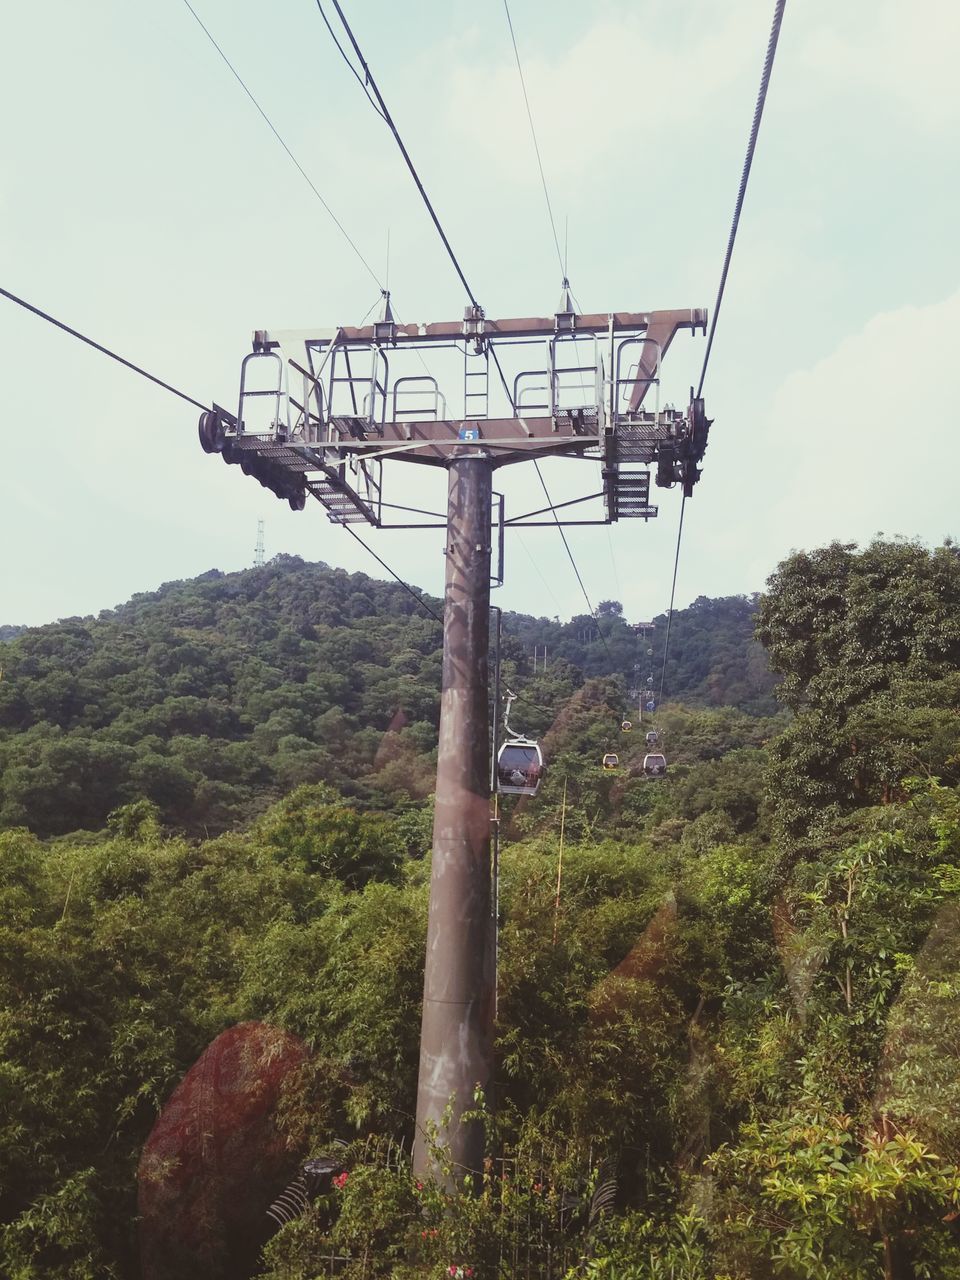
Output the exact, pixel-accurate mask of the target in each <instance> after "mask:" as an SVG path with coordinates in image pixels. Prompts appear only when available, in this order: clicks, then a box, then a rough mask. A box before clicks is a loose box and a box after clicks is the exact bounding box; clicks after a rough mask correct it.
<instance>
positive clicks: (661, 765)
mask: <svg viewBox="0 0 960 1280" xmlns="http://www.w3.org/2000/svg"><path fill="white" fill-rule="evenodd" d="M643 772H644V773H645V774H646V776H647V777H648V778H662V777H663V775H664V774H665V773H666V772H667V757H666V756H665V755H663V754H662V752H660V751H649V752H648V753H647V754H646V755H645V756H644V757H643Z"/></svg>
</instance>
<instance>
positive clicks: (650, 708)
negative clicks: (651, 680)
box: [647, 698, 657, 711]
mask: <svg viewBox="0 0 960 1280" xmlns="http://www.w3.org/2000/svg"><path fill="white" fill-rule="evenodd" d="M656 709H657V704H656V703H655V702H654V700H653V698H651V699H650V701H649V702H648V703H647V710H648V711H656Z"/></svg>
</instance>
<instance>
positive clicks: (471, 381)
mask: <svg viewBox="0 0 960 1280" xmlns="http://www.w3.org/2000/svg"><path fill="white" fill-rule="evenodd" d="M463 416H464V419H465V420H466V421H468V422H474V421H476V420H477V419H480V418H489V416H490V357H489V353H488V351H487V348H486V347H484V348H483V350H482V351H479V352H472V351H471V350H470V348H469V345H467V344H465V345H464V348H463Z"/></svg>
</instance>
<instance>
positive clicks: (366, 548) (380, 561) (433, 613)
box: [343, 524, 443, 626]
mask: <svg viewBox="0 0 960 1280" xmlns="http://www.w3.org/2000/svg"><path fill="white" fill-rule="evenodd" d="M343 528H344V529H346V531H347V533H349V534H350V536H351V538H355V539H356V541H357V542H359V543H360V545H361V547H363V549H364V551H367V552H369V554H370V555H372V556H373V558H374V560H376V562H377V563H378V564H380V565H382V566H383V568H384V569H386V571H387V573H389V575H390V577H391V578H394V579H395V580H396V581H397V582H399V584H400V586H401V587H403V589H404V591H406V593H407V595H409V596H412V597H413V599H414V600H416V602H417V604H418V605H420V607H421V608H422V609H426V611H427V613H429V615H430V617H431V618H433V619H435V620H436V621H437V622H439V623H440V625H441V626H443V619H442V618H441V617H440V615H439V613H437V612H436V611H435V610H433V609H431V608H430V606H429V605H428V604H427V602H426V600H424V599H423V598H422V597H421V596H418V595H417V593H416V592H415V591H414V589H413V587H411V586H410V584H409V583H407V582H404V580H403V578H401V577H400V575H399V574H398V573H394V571H393V570H392V569H391V568H390V566H389V565H388V564H387V562H386V560H383V559H382V558H381V557H380V556H378V555H377V553H376V552H375V551H374V549H373V547H371V546H370V545H369V543H367V542H364V540H363V539H362V538H361V537H360V535H359V533H357V532H356V531H355V530H354V529H351V528H350V526H349V525H348V524H345V525H344V526H343Z"/></svg>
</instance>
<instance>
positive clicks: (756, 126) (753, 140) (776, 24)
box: [697, 0, 787, 397]
mask: <svg viewBox="0 0 960 1280" xmlns="http://www.w3.org/2000/svg"><path fill="white" fill-rule="evenodd" d="M786 3H787V0H776V3H775V6H774V13H773V25H772V27H771V28H770V39H769V40H768V41H767V53H766V57H765V58H764V60H763V71H762V73H761V76H760V90H759V92H758V94H757V105H756V107H755V108H754V112H753V123H752V124H751V126H750V138H749V141H748V142H747V154H746V158H745V159H744V162H743V172H742V173H741V175H740V188H739V190H738V191H737V200H736V204H735V205H734V210H733V223H732V225H731V227H730V235H729V237H728V239H727V251H726V253H725V254H724V258H723V270H722V271H721V273H720V287H719V288H718V289H717V300H716V302H715V303H714V306H713V318H712V320H711V322H710V334H709V336H708V338H707V349H706V352H705V353H704V357H703V368H702V370H701V371H700V385H699V386H698V387H697V396H698V397H699V396H700V395H701V393H702V392H703V381H704V378H706V376H707V365H708V364H709V363H710V352H711V351H712V350H713V335H714V334H715V333H716V331H717V317H718V316H719V314H720V304H721V303H722V302H723V291H724V288H725V287H726V283H727V272H728V271H729V270H730V260H731V258H732V257H733V246H734V243H735V241H736V238H737V228H738V227H739V226H740V213H741V211H742V209H743V199H744V196H745V195H746V191H747V179H748V178H749V177H750V168H751V166H752V164H753V153H754V151H755V150H756V146H757V135H758V134H759V132H760V121H761V119H762V117H763V107H764V103H765V102H766V100H767V89H768V88H769V85H770V73H771V72H772V70H773V59H774V56H775V55H776V52H777V41H778V40H779V38H780V23H781V22H782V21H783V10H784V8H785V6H786Z"/></svg>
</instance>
